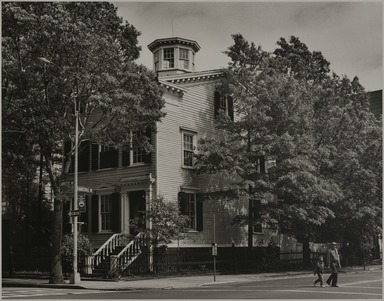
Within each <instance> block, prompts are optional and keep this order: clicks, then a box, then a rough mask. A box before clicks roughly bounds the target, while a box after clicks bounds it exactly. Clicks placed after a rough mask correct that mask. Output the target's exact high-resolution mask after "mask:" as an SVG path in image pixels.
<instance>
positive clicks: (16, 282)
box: [2, 266, 382, 291]
mask: <svg viewBox="0 0 384 301" xmlns="http://www.w3.org/2000/svg"><path fill="white" fill-rule="evenodd" d="M377 270H382V267H381V266H380V267H370V268H368V269H366V270H360V269H359V270H352V269H349V270H340V271H339V273H343V274H358V273H372V272H374V271H377ZM311 276H312V273H311V272H310V271H302V272H296V273H286V274H285V275H281V274H280V275H279V274H273V275H263V274H260V275H254V278H253V279H252V278H246V279H232V280H223V281H217V282H216V281H214V282H212V281H211V282H207V283H200V284H194V285H189V286H188V285H187V286H185V287H202V286H214V285H220V284H226V283H239V282H252V281H265V280H267V279H288V278H293V277H294V278H300V277H311ZM4 280H5V281H4ZM95 281H96V280H95ZM139 281H143V280H139ZM108 282H114V281H108ZM126 285H127V286H126V287H120V288H119V287H110V288H108V287H89V286H84V285H81V284H68V283H63V284H48V283H39V282H28V281H23V280H21V281H20V279H19V278H11V279H10V278H6V279H2V286H3V287H42V288H65V289H90V290H104V291H139V290H172V289H175V286H169V285H168V286H164V287H148V286H146V287H129V281H127V283H126Z"/></svg>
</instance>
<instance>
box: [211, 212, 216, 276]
mask: <svg viewBox="0 0 384 301" xmlns="http://www.w3.org/2000/svg"><path fill="white" fill-rule="evenodd" d="M215 232H216V220H215V215H213V243H212V256H213V281H216V256H217V243H215V240H216V237H215V236H216V233H215Z"/></svg>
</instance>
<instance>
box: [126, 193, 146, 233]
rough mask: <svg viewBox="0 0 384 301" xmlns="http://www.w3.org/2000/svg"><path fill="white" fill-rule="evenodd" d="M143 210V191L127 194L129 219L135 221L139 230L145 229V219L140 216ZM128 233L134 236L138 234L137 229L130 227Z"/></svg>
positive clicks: (144, 207)
mask: <svg viewBox="0 0 384 301" xmlns="http://www.w3.org/2000/svg"><path fill="white" fill-rule="evenodd" d="M145 209H146V206H145V191H144V190H139V191H131V192H129V219H130V220H135V219H137V220H138V222H139V223H138V225H139V227H140V228H145V224H146V223H145V218H144V217H143V216H142V212H143V211H145ZM129 233H130V234H132V235H136V234H137V233H139V229H132V227H130V230H129Z"/></svg>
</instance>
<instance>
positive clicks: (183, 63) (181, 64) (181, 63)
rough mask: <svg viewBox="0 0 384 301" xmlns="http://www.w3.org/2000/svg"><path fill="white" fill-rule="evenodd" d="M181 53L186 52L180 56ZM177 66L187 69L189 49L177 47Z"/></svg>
mask: <svg viewBox="0 0 384 301" xmlns="http://www.w3.org/2000/svg"><path fill="white" fill-rule="evenodd" d="M182 53H184V54H187V56H186V57H182V55H181V54H182ZM179 68H181V69H189V49H187V48H179Z"/></svg>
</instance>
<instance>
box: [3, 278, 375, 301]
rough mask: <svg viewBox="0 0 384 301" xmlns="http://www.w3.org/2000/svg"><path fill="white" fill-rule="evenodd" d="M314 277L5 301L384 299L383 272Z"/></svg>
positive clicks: (10, 292)
mask: <svg viewBox="0 0 384 301" xmlns="http://www.w3.org/2000/svg"><path fill="white" fill-rule="evenodd" d="M313 279H314V277H308V276H306V277H301V278H296V277H295V278H288V279H275V280H273V279H269V280H264V281H252V282H250V281H249V282H237V283H216V284H213V285H205V286H200V287H194V288H188V289H185V288H184V289H161V290H159V289H156V290H125V291H105V290H85V289H57V288H17V287H13V288H11V287H9V288H7V287H5V288H3V291H2V295H3V296H2V297H3V299H346V300H351V299H378V300H381V299H382V271H374V272H371V273H358V274H341V275H340V283H339V285H340V287H338V288H334V287H329V286H327V287H325V288H321V287H319V286H316V287H313V285H312V280H313Z"/></svg>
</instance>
